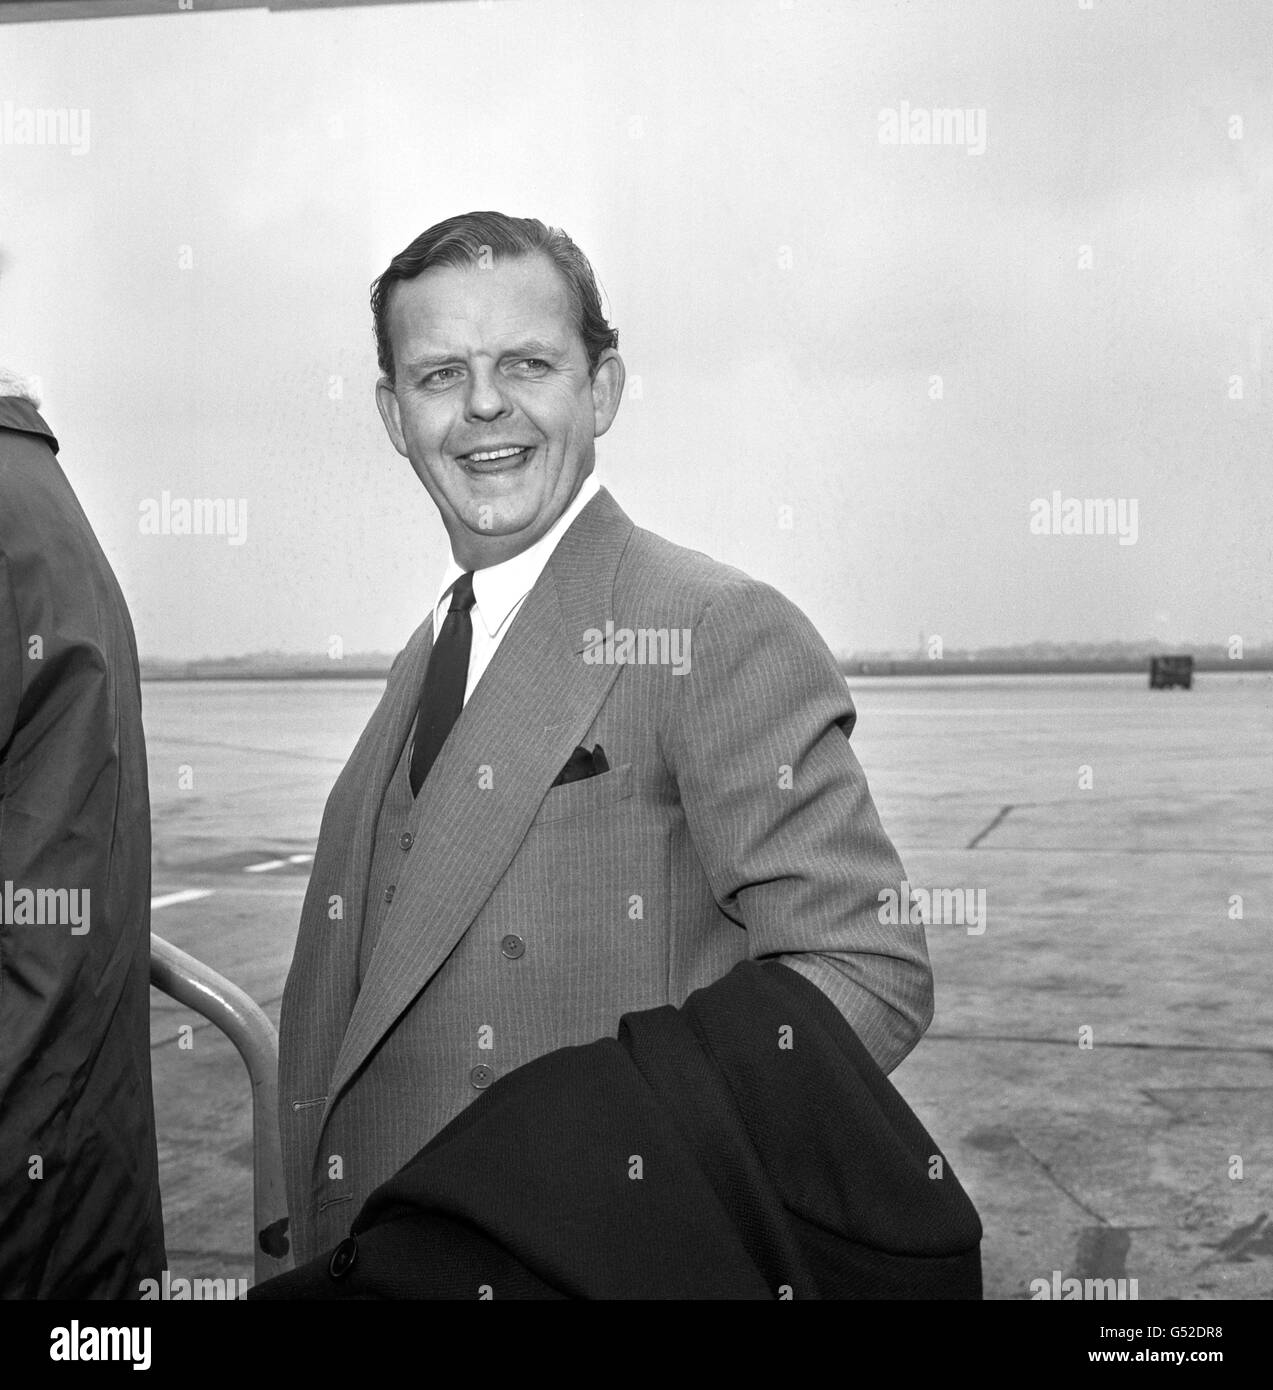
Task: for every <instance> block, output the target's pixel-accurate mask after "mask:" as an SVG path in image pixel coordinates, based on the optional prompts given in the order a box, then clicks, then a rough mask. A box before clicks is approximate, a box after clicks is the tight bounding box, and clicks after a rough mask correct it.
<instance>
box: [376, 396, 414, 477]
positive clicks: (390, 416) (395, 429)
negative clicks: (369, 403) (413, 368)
mask: <svg viewBox="0 0 1273 1390" xmlns="http://www.w3.org/2000/svg"><path fill="white" fill-rule="evenodd" d="M376 408H377V409H378V410H379V411H380V418H381V419H382V420H383V421H384V422H385V432H386V434H388V436H389V439H390V442H391V443H392V444H393V447H394V448H395V449H397V451H398V452H399V453H400V454H401V455H402V457H403V458H406V457H407V456H408V455H407V441H406V437H405V436H404V435H403V433H402V414H401V412H400V411H399V409H398V397H397V394H396V393H395V392H394V389H393V382H392V381H390V380H389V378H388V377H387V376H382V377H381V378H380V380H379V381H378V382H376Z"/></svg>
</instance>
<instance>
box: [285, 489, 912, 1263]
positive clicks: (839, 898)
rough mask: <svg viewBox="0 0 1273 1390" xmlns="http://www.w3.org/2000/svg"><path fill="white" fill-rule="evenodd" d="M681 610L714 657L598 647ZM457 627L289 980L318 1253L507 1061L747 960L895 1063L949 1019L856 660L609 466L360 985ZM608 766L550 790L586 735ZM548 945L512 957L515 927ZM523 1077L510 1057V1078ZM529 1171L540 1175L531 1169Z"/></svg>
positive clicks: (322, 893) (399, 703)
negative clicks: (387, 804) (907, 894)
mask: <svg viewBox="0 0 1273 1390" xmlns="http://www.w3.org/2000/svg"><path fill="white" fill-rule="evenodd" d="M607 623H611V624H613V628H614V629H624V628H627V629H632V630H634V631H635V630H637V629H643V628H644V629H651V628H653V629H668V630H669V631H670V630H671V629H682V630H684V631H687V632H688V633H689V634H690V641H689V646H688V655H689V662H688V670H683V671H682V673H680V674H678V673H677V671H676V669H675V668H674V667H673V666H671V665H669V664H663V665H657V664H650V665H636V664H632V663H631V662H628V663H622V662H612V661H606V660H597V659H595V658H596V656H597V655H598V652H597V650H596V648H595V647H593V646H592V645H590V644H592V643H595V640H596V633H597V632H602V633H604V632H606V631H607ZM431 643H432V623H431V621H426V622H425V623H424V624H422V626H421V627H420V628H419V629H418V630H417V632H416V633H415V634H414V636H413V637H412V639H411V641H410V642H409V643H408V645H407V647H406V648H405V649H404V651H403V652H402V653H401V655H400V656H399V657H398V659H397V661H396V662H395V663H394V666H393V669H392V671H391V672H390V675H389V680H388V684H387V686H386V689H385V694H384V697H383V699H382V700H381V703H380V705H379V707H378V708H377V710H376V712H375V714H374V715H373V716H372V718H371V721H370V723H369V724H368V725H367V728H366V729H365V730H364V732H363V735H362V737H361V738H360V739H359V741H358V744H357V746H356V747H355V749H354V752H353V754H352V755H351V757H350V759H349V762H348V764H347V765H346V767H345V769H344V771H343V772H342V773H341V775H340V777H339V779H338V780H337V782H336V785H335V787H334V788H333V790H332V793H331V797H330V798H329V800H328V803H327V808H326V811H325V812H324V815H323V823H322V830H321V833H320V837H319V844H318V850H317V853H316V855H315V859H314V868H313V873H312V876H311V879H310V884H309V890H308V893H307V895H306V899H305V906H304V909H303V912H302V917H301V925H300V933H299V936H298V939H297V944H296V953H295V956H294V958H293V961H292V968H291V972H290V974H289V976H288V981H287V987H286V990H285V992H284V996H283V1007H282V1020H281V1030H280V1056H279V1068H280V1072H279V1081H280V1086H279V1090H280V1111H281V1126H282V1141H283V1153H284V1164H285V1169H286V1176H287V1190H288V1205H289V1210H290V1215H291V1223H292V1233H293V1242H294V1247H293V1248H294V1250H295V1254H296V1257H297V1260H298V1261H301V1260H305V1259H309V1258H311V1257H313V1256H314V1255H316V1254H319V1253H321V1252H322V1251H323V1250H324V1249H327V1248H329V1247H330V1246H331V1245H334V1244H335V1243H336V1242H337V1241H339V1240H340V1239H341V1238H342V1237H343V1236H344V1235H345V1233H346V1231H347V1229H348V1226H349V1224H350V1222H351V1220H352V1219H353V1217H354V1215H355V1214H356V1213H357V1211H358V1209H359V1208H360V1207H361V1205H362V1203H363V1201H364V1200H365V1199H366V1197H367V1196H368V1195H369V1194H370V1193H371V1192H372V1190H373V1189H374V1188H376V1187H377V1186H378V1185H379V1184H380V1183H382V1182H383V1181H385V1180H386V1179H387V1178H389V1177H390V1176H391V1175H392V1174H393V1173H394V1172H396V1171H397V1169H398V1168H399V1167H401V1166H402V1164H404V1163H405V1162H406V1161H407V1160H408V1159H410V1158H411V1157H412V1156H413V1155H414V1154H415V1153H416V1151H417V1150H418V1149H419V1148H421V1147H422V1146H423V1145H424V1144H425V1143H426V1142H427V1141H428V1140H429V1139H431V1138H432V1137H433V1135H434V1134H436V1133H437V1132H438V1131H439V1130H440V1129H441V1128H442V1127H443V1126H444V1125H445V1124H446V1123H447V1122H448V1121H449V1120H450V1119H452V1118H453V1117H454V1116H455V1115H456V1114H458V1113H459V1111H460V1110H462V1109H463V1108H464V1107H465V1106H466V1105H467V1104H468V1103H469V1102H470V1101H472V1100H473V1099H475V1098H476V1096H477V1095H478V1094H480V1092H479V1091H477V1090H475V1089H474V1087H473V1085H472V1083H471V1080H470V1073H471V1071H472V1069H473V1068H474V1067H475V1066H477V1065H479V1064H485V1065H487V1066H489V1067H491V1068H493V1069H494V1071H495V1074H496V1076H497V1077H498V1076H501V1075H504V1074H506V1073H507V1072H509V1071H511V1070H512V1069H514V1068H515V1067H518V1066H520V1065H522V1064H523V1063H525V1062H528V1061H530V1060H531V1059H532V1058H534V1057H537V1056H540V1055H541V1054H543V1053H545V1052H548V1051H551V1050H553V1049H554V1048H558V1047H564V1046H569V1045H574V1044H580V1043H586V1042H590V1041H592V1040H594V1039H596V1038H598V1037H604V1036H612V1035H613V1033H614V1030H615V1028H616V1025H617V1023H618V1020H619V1017H620V1015H622V1014H624V1013H626V1012H629V1011H631V1010H640V1009H649V1008H654V1007H657V1006H659V1005H662V1004H673V1005H679V1004H681V1003H683V1002H684V1000H685V999H686V998H687V997H688V995H689V994H690V993H691V992H692V991H694V990H695V989H697V988H699V987H700V986H703V985H706V984H709V983H711V982H712V981H714V980H716V979H718V978H720V977H721V976H722V975H723V974H724V973H725V972H726V971H727V970H728V969H729V968H730V967H731V966H732V965H734V964H735V963H736V962H737V961H739V960H742V959H744V958H747V957H749V956H750V957H752V958H759V957H777V958H779V959H781V960H782V961H784V963H786V964H788V965H790V966H792V967H793V968H795V969H797V970H799V971H800V972H801V973H802V974H804V975H806V976H807V977H808V978H809V979H811V980H812V981H813V982H814V983H815V984H817V985H819V986H820V987H821V988H822V989H823V990H824V991H825V992H826V993H827V994H828V995H829V996H830V997H831V998H832V1000H833V1001H834V1002H835V1003H836V1004H837V1006H838V1007H839V1008H840V1010H841V1012H842V1013H843V1014H844V1015H845V1017H846V1018H847V1019H848V1021H849V1022H850V1023H851V1024H852V1025H853V1027H854V1029H855V1030H856V1031H857V1033H858V1035H859V1036H860V1037H861V1039H862V1041H863V1042H864V1044H865V1045H866V1047H867V1048H868V1049H869V1051H870V1052H871V1053H872V1055H873V1056H874V1057H875V1058H876V1060H877V1061H878V1062H879V1063H880V1065H881V1066H882V1067H884V1069H885V1070H889V1069H891V1068H892V1067H893V1066H895V1065H896V1064H897V1062H898V1061H900V1060H901V1058H902V1057H903V1056H905V1054H906V1053H907V1052H908V1051H909V1050H910V1048H911V1047H913V1046H914V1044H915V1042H916V1041H917V1039H918V1038H919V1036H920V1035H921V1033H922V1032H923V1030H924V1029H925V1028H926V1027H927V1026H928V1022H929V1020H930V1018H931V1015H932V990H931V974H930V971H929V966H928V957H927V952H926V949H925V944H924V935H923V928H922V927H921V926H919V925H915V924H913V925H910V926H883V925H881V923H880V921H879V918H878V907H879V899H878V894H879V890H880V889H881V888H893V889H894V890H897V889H898V888H899V885H900V883H901V881H902V879H903V877H904V872H903V869H902V866H901V864H900V862H899V860H898V858H897V855H896V853H895V852H894V850H893V847H892V845H891V844H890V842H889V840H888V837H887V835H886V834H885V833H884V830H883V829H882V827H881V825H880V821H879V818H878V816H877V814H876V811H875V807H874V805H873V803H872V801H871V796H870V793H869V791H868V789H867V785H866V779H865V777H864V776H863V773H862V770H861V767H860V766H859V764H858V762H857V759H856V757H855V756H854V753H853V751H852V749H851V747H850V744H849V741H848V735H849V732H850V730H851V729H852V726H853V722H854V719H855V714H854V709H853V704H852V701H851V700H850V698H849V695H848V691H847V689H846V687H845V683H844V680H843V677H842V676H841V675H840V673H839V671H838V669H837V667H836V665H835V662H834V659H833V658H832V656H831V653H830V652H829V651H828V649H827V647H826V645H825V644H824V643H823V642H822V640H821V638H820V637H819V636H818V635H817V633H816V632H815V630H814V629H813V627H812V625H811V624H810V623H809V621H808V620H807V619H806V618H805V617H804V616H803V614H801V613H800V612H799V610H798V609H796V608H795V607H794V606H793V605H792V604H791V603H789V602H788V601H787V600H786V599H784V598H783V597H782V596H781V595H780V594H778V593H777V592H776V591H774V590H773V589H771V588H769V587H768V586H767V585H764V584H761V583H758V582H757V581H755V580H752V579H750V578H748V577H747V576H746V575H744V574H741V573H740V572H739V571H737V570H734V569H731V568H729V567H727V566H724V565H720V564H717V563H715V562H714V561H712V560H709V559H708V558H707V557H705V556H703V555H700V554H698V553H697V552H695V551H690V550H686V549H683V548H682V547H679V546H675V545H672V544H670V543H669V542H667V541H664V540H662V539H660V538H659V537H657V536H655V535H652V534H651V533H650V532H648V531H644V530H641V529H639V528H637V527H634V526H633V524H632V522H631V521H630V520H629V519H628V518H627V516H625V515H624V513H623V512H622V510H621V509H620V508H619V507H618V505H617V504H616V503H615V502H614V500H613V498H611V497H610V495H609V493H607V492H606V491H605V490H604V489H603V490H602V491H601V492H600V493H599V494H598V496H597V497H595V498H594V499H593V500H592V502H590V503H589V504H588V506H587V507H585V508H584V510H583V511H582V512H581V513H580V515H579V517H578V518H577V519H576V520H575V522H574V524H573V525H572V526H571V527H570V529H569V530H568V531H567V532H566V533H565V535H564V536H563V537H562V539H561V541H560V542H559V544H558V545H557V548H556V549H555V551H554V552H553V554H552V556H551V558H550V560H549V562H548V565H547V566H546V568H545V570H544V572H543V574H542V575H541V577H540V579H539V581H538V582H537V584H536V585H535V587H534V589H533V590H532V591H531V593H530V594H529V595H528V597H527V599H526V601H525V603H524V605H523V607H522V609H521V611H520V613H519V614H518V615H517V617H516V619H515V620H514V622H513V625H512V627H511V628H510V630H509V632H508V633H507V634H506V636H505V638H504V640H503V642H502V643H501V644H500V647H499V649H498V650H497V652H496V654H495V657H494V659H493V661H492V663H491V665H490V667H489V668H488V669H487V671H486V673H485V674H484V676H483V677H482V679H481V681H480V682H479V684H478V685H477V687H476V689H475V690H474V692H473V694H472V695H471V697H470V698H469V701H468V703H467V704H466V705H465V707H464V711H463V713H462V714H461V716H460V719H459V721H458V722H457V723H456V725H455V727H454V729H453V730H452V732H451V736H450V738H449V739H448V740H447V742H446V744H445V746H444V747H443V749H442V752H441V754H440V755H439V757H438V760H437V762H436V763H435V764H434V767H433V770H432V772H431V773H430V775H429V778H428V780H427V781H426V782H425V785H424V787H423V788H422V789H421V793H420V795H419V797H418V798H416V800H415V802H414V804H413V806H412V808H411V812H410V817H411V819H410V821H409V829H410V830H411V832H412V834H413V837H414V844H413V847H412V849H411V851H410V854H409V855H406V856H404V862H403V865H402V871H401V872H400V873H399V875H398V881H397V885H396V895H395V897H394V899H393V903H392V906H391V908H390V909H389V911H388V914H387V916H386V917H385V919H384V922H383V925H382V927H381V930H380V935H379V937H378V940H377V944H376V949H375V954H374V956H373V958H372V960H371V962H370V966H369V968H368V970H367V973H366V977H365V979H364V980H363V984H362V987H361V989H359V987H358V951H359V942H360V938H361V933H362V928H363V920H364V917H365V915H366V914H367V913H368V912H369V910H370V906H371V905H370V904H369V901H368V897H369V894H368V883H369V878H370V869H371V859H372V849H373V844H374V840H375V833H376V822H377V816H378V813H379V810H380V806H381V803H382V801H383V799H384V797H385V793H386V789H387V787H388V785H389V782H390V779H391V777H392V776H393V773H394V769H395V767H396V766H397V764H398V760H399V757H400V755H401V753H402V750H403V747H404V746H405V744H406V742H407V740H408V739H409V738H410V735H411V730H412V725H413V721H414V717H415V712H416V705H417V702H418V699H419V692H420V688H421V684H422V682H423V679H424V671H425V666H426V664H427V661H428V656H429V650H430V647H431ZM598 743H599V744H601V746H602V747H603V748H604V749H605V753H606V757H607V759H608V761H609V764H610V771H608V772H606V773H603V774H601V775H600V776H596V777H592V778H588V779H586V780H584V781H578V782H571V783H567V784H565V785H561V786H557V787H553V786H552V782H553V780H554V778H555V777H556V775H557V773H558V772H559V771H560V770H561V768H562V766H563V765H564V764H565V762H566V761H567V759H568V758H569V756H570V754H571V752H572V750H573V749H574V748H575V747H576V746H577V745H579V744H584V745H586V746H587V747H589V748H591V747H593V746H594V745H595V744H598ZM509 934H516V935H517V936H519V937H521V938H522V940H523V941H524V943H525V950H524V953H523V954H521V955H520V956H519V957H517V958H510V957H509V956H507V955H505V954H504V952H503V951H502V950H501V942H502V940H503V938H504V937H505V936H506V935H509ZM496 1084H498V1082H497V1083H496ZM510 1180H515V1175H510Z"/></svg>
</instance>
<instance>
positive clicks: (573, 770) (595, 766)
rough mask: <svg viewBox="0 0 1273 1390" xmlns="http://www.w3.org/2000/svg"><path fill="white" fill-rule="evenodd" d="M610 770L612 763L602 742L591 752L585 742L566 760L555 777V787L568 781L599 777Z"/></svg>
mask: <svg viewBox="0 0 1273 1390" xmlns="http://www.w3.org/2000/svg"><path fill="white" fill-rule="evenodd" d="M609 771H610V764H609V763H608V762H607V761H606V755H605V752H604V751H603V749H602V747H601V745H600V744H597V746H596V747H595V748H594V749H593V750H592V752H591V753H590V752H589V751H588V750H587V749H586V748H585V747H584V746H583V744H580V745H579V747H578V748H576V749H575V751H574V752H573V753H572V754H571V755H570V757H569V758H568V759H567V760H566V766H565V767H563V768H562V770H561V771H560V772H559V773H558V774H557V776H556V777H555V778H554V779H553V786H554V787H561V786H565V784H566V783H567V782H582V781H583V780H584V778H586V777H598V776H600V774H601V773H603V772H609Z"/></svg>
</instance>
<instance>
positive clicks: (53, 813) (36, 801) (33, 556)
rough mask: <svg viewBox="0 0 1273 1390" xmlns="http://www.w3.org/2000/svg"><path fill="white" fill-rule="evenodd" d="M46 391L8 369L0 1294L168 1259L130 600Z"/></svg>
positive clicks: (1, 534) (2, 420)
mask: <svg viewBox="0 0 1273 1390" xmlns="http://www.w3.org/2000/svg"><path fill="white" fill-rule="evenodd" d="M37 404H38V402H37V400H36V398H35V394H34V392H33V391H31V390H30V389H29V388H28V387H26V386H25V385H24V384H23V383H22V382H21V380H20V379H19V378H16V377H14V376H13V375H12V374H10V373H4V372H0V895H2V901H0V1297H4V1298H139V1297H140V1296H141V1281H142V1280H143V1279H149V1278H158V1277H159V1275H160V1273H161V1271H162V1270H163V1268H164V1266H165V1263H166V1261H165V1258H164V1241H163V1218H162V1212H161V1208H160V1202H159V1165H158V1158H157V1155H156V1150H155V1117H154V1102H153V1098H152V1095H151V1088H150V801H149V794H148V791H147V784H146V746H145V741H144V738H143V735H142V723H141V686H140V681H139V676H138V669H137V648H136V645H135V642H134V639H133V628H132V623H131V621H130V620H129V616H128V609H127V607H126V606H125V604H124V598H123V595H122V594H121V593H120V590H119V585H118V584H116V582H115V576H114V574H112V572H111V568H110V565H109V564H108V563H107V560H106V557H105V555H103V554H102V550H101V547H100V546H99V545H98V543H97V539H96V537H95V536H94V535H93V531H92V528H91V527H90V526H89V523H88V520H87V518H86V517H85V515H84V513H83V511H82V510H81V509H80V505H79V503H78V502H77V501H76V498H75V494H74V492H72V490H71V486H70V484H69V483H68V482H67V480H66V476H65V474H63V472H62V470H61V468H59V466H58V462H57V458H56V453H57V447H58V446H57V440H56V439H54V437H53V435H52V433H51V431H50V430H49V427H48V425H46V424H45V423H44V421H43V419H41V417H40V415H39V412H38V411H37V410H36V405H37Z"/></svg>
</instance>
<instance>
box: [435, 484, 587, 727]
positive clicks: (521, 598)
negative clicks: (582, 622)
mask: <svg viewBox="0 0 1273 1390" xmlns="http://www.w3.org/2000/svg"><path fill="white" fill-rule="evenodd" d="M600 490H601V484H600V483H599V482H598V481H597V478H596V475H595V474H593V473H589V474H588V476H587V477H586V478H585V479H584V480H583V485H582V486H581V487H580V489H579V491H578V492H577V493H575V497H574V501H572V502H571V504H570V506H568V507H567V508H566V510H565V511H564V512H562V514H561V515H560V516H559V517H558V518H557V520H556V521H555V522H553V525H552V529H551V530H549V531H546V532H545V533H544V534H543V535H542V536H540V538H539V539H538V540H537V541H536V542H535V544H534V545H532V546H530V547H528V548H527V549H526V550H523V551H522V552H521V553H520V554H519V555H514V556H513V557H512V558H511V559H509V560H504V561H502V562H501V563H500V564H498V565H489V566H487V568H486V569H482V570H475V571H474V573H473V612H474V614H475V615H476V616H475V618H474V620H473V642H472V645H471V646H470V647H469V678H468V684H467V685H466V686H465V687H464V703H465V704H468V701H469V696H470V695H472V694H473V691H474V690H475V689H476V687H477V683H478V681H480V680H481V679H482V674H483V672H485V670H486V668H487V667H488V666H489V665H490V664H491V658H492V657H494V655H495V652H496V650H497V649H498V647H499V644H500V643H501V642H502V641H503V640H504V634H505V633H506V632H507V631H508V629H509V628H510V627H511V626H512V625H513V619H514V618H515V617H516V616H517V613H518V610H519V609H520V608H521V606H522V604H523V603H524V602H525V600H526V595H527V594H528V593H530V591H531V590H532V589H533V588H534V587H535V581H536V580H537V579H538V578H539V576H540V575H541V574H542V573H543V572H544V566H545V565H546V564H547V563H548V557H549V556H550V555H551V554H552V553H553V551H554V550H555V549H556V548H557V542H558V541H559V540H561V538H562V536H564V535H565V534H566V532H567V531H568V530H569V529H570V526H571V523H572V522H573V521H574V519H575V518H576V517H577V516H578V515H579V513H580V512H581V511H583V509H584V508H585V507H586V506H587V505H588V503H589V502H591V501H592V499H593V498H594V497H595V496H596V495H597V493H598V492H599V491H600ZM464 573H465V570H464V567H463V566H462V565H460V564H458V563H457V562H456V559H455V556H454V555H452V556H451V563H450V564H449V565H447V567H446V573H445V574H444V575H443V576H442V584H441V586H440V587H439V589H438V596H437V598H436V599H435V600H434V603H433V640H434V641H435V642H436V641H437V638H438V632H439V630H440V629H441V627H442V622H443V620H444V619H445V617H446V612H447V609H448V608H450V606H451V587H452V585H453V584H454V583H455V581H456V580H457V579H458V578H459V577H460V575H462V574H464Z"/></svg>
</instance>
